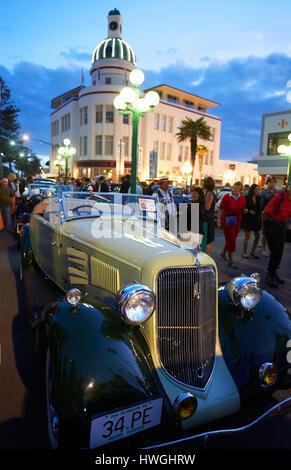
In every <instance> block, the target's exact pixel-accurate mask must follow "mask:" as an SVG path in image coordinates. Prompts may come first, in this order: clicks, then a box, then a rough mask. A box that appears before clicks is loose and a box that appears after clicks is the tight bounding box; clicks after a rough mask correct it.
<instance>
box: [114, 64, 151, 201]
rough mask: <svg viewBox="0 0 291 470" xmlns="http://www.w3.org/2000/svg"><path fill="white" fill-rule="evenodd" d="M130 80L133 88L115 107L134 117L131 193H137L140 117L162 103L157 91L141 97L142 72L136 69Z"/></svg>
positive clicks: (120, 95) (123, 90) (115, 103)
mask: <svg viewBox="0 0 291 470" xmlns="http://www.w3.org/2000/svg"><path fill="white" fill-rule="evenodd" d="M129 80H130V82H131V84H132V85H133V88H132V87H125V88H123V89H122V90H121V92H120V94H119V95H117V96H116V97H115V99H114V101H113V104H114V107H115V108H116V109H117V110H118V111H119V114H131V115H132V148H131V193H133V194H135V193H136V176H137V142H138V124H139V118H140V116H144V113H148V112H152V111H154V109H155V106H157V104H158V103H159V101H160V97H159V94H158V93H157V92H156V91H149V92H147V93H146V95H145V96H144V97H141V96H140V89H139V86H140V85H141V84H142V83H143V81H144V73H143V72H142V70H139V69H135V70H132V72H130V74H129Z"/></svg>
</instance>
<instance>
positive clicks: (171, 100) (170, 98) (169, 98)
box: [167, 95, 179, 104]
mask: <svg viewBox="0 0 291 470" xmlns="http://www.w3.org/2000/svg"><path fill="white" fill-rule="evenodd" d="M167 101H168V102H169V103H174V104H177V103H179V99H178V98H177V97H176V96H173V95H167Z"/></svg>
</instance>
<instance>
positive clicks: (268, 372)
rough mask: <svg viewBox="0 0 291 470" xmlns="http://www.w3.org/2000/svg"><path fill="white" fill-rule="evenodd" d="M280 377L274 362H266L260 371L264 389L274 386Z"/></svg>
mask: <svg viewBox="0 0 291 470" xmlns="http://www.w3.org/2000/svg"><path fill="white" fill-rule="evenodd" d="M277 377H278V372H277V368H276V366H275V364H272V362H265V364H263V365H262V366H261V368H260V370H259V378H260V382H261V385H262V387H270V386H271V385H273V384H274V383H275V382H276V380H277Z"/></svg>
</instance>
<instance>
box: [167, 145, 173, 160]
mask: <svg viewBox="0 0 291 470" xmlns="http://www.w3.org/2000/svg"><path fill="white" fill-rule="evenodd" d="M171 152H172V144H169V143H167V156H166V158H167V160H171Z"/></svg>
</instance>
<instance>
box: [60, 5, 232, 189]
mask: <svg viewBox="0 0 291 470" xmlns="http://www.w3.org/2000/svg"><path fill="white" fill-rule="evenodd" d="M135 67H136V57H135V54H134V51H133V49H132V48H131V46H130V45H129V44H127V43H126V42H125V41H124V40H123V39H122V18H121V15H120V12H119V11H118V10H116V9H115V10H112V11H110V12H109V14H108V35H107V38H106V39H104V40H103V41H102V42H100V43H99V44H98V45H97V47H96V48H95V50H94V52H93V56H92V67H91V70H90V74H91V86H86V87H85V86H84V85H83V84H82V85H81V86H79V87H77V88H75V89H74V90H70V91H69V92H67V93H64V94H63V95H61V96H58V97H57V98H54V99H53V100H52V106H51V107H52V112H51V143H52V153H51V171H54V172H55V173H57V171H56V167H54V165H53V162H54V160H55V159H56V154H57V149H58V146H61V145H62V141H63V139H64V138H66V137H68V138H69V139H70V140H71V145H72V146H74V147H75V148H76V149H77V153H76V155H75V156H74V157H73V158H71V161H70V163H69V165H70V171H71V173H72V175H73V176H74V177H80V176H89V177H90V178H94V177H96V176H98V175H101V174H105V175H107V176H109V177H112V179H113V181H118V180H119V178H120V176H121V175H123V174H126V173H130V170H131V139H132V126H131V116H130V115H119V114H118V111H117V110H116V109H114V107H113V100H114V98H115V97H116V96H117V95H118V94H119V92H120V90H121V89H122V88H123V87H125V86H128V85H129V86H130V82H129V74H130V72H131V71H132V70H133V69H134V68H135ZM152 89H154V90H156V91H157V92H158V93H159V95H160V102H159V104H158V105H157V106H156V108H155V111H154V112H152V113H146V114H145V115H144V117H142V118H141V119H140V124H139V137H138V176H139V177H140V178H141V179H142V180H146V179H149V178H151V179H153V178H158V177H160V176H161V175H167V176H168V177H169V178H171V179H173V180H175V181H176V182H185V179H186V177H187V175H188V174H189V167H190V161H191V159H190V142H189V141H188V142H184V143H179V142H178V140H177V137H176V133H177V132H178V127H179V126H181V123H182V120H184V119H185V118H186V117H187V116H188V117H190V118H191V119H193V120H197V119H199V118H201V117H204V119H205V121H206V123H207V125H208V126H209V127H210V129H211V134H212V137H211V140H210V141H204V142H203V141H199V140H198V144H202V145H205V146H206V147H207V149H208V155H204V156H203V162H202V166H201V164H200V165H199V159H198V158H196V164H195V169H194V170H195V175H197V176H196V178H197V180H198V179H200V178H203V177H205V176H207V175H214V177H215V179H216V181H217V182H218V183H223V182H224V181H223V175H222V176H221V171H219V150H220V134H221V119H220V118H218V117H216V116H214V115H211V114H209V109H212V108H214V107H217V106H219V104H218V103H215V102H213V101H211V100H208V99H205V98H202V97H199V96H197V95H193V94H191V93H188V92H186V91H183V90H178V89H176V88H173V87H171V86H169V85H166V84H162V85H159V86H155V87H153V88H152ZM145 91H147V90H145Z"/></svg>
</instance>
